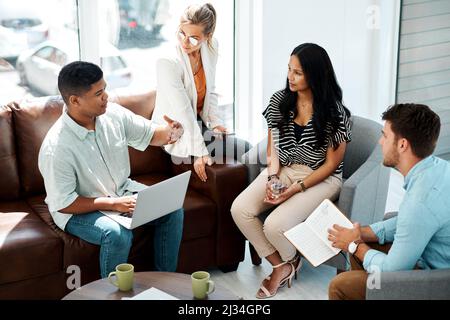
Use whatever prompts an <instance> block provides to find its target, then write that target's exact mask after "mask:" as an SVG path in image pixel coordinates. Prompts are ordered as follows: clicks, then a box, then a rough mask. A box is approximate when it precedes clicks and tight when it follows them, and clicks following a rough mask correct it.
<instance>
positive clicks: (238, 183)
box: [173, 163, 247, 266]
mask: <svg viewBox="0 0 450 320" xmlns="http://www.w3.org/2000/svg"><path fill="white" fill-rule="evenodd" d="M187 170H192V176H191V180H190V182H189V188H192V189H193V190H195V191H197V192H199V193H200V194H202V195H204V196H206V197H208V198H210V199H211V200H213V201H214V203H215V204H216V207H217V253H216V254H217V264H218V265H219V266H226V265H229V264H231V263H234V262H235V260H236V258H235V257H236V252H239V253H240V255H241V261H242V260H243V259H244V253H245V239H244V237H243V236H242V234H241V233H240V231H239V229H238V228H237V226H236V224H235V223H234V221H233V218H232V216H231V213H230V209H231V205H232V204H233V201H234V199H236V197H237V196H238V195H239V194H240V193H241V192H242V191H243V190H244V189H245V188H246V187H247V167H246V166H244V165H243V164H240V163H232V164H230V163H226V164H214V165H212V166H206V174H207V176H208V179H207V181H206V182H202V181H201V180H200V179H199V178H198V176H197V174H196V173H195V171H194V169H193V166H192V165H190V164H189V165H188V164H181V165H173V173H174V174H180V173H182V172H185V171H187Z"/></svg>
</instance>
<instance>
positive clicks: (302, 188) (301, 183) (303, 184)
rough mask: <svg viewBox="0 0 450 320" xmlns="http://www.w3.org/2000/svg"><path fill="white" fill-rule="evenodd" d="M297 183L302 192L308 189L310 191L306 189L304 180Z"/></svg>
mask: <svg viewBox="0 0 450 320" xmlns="http://www.w3.org/2000/svg"><path fill="white" fill-rule="evenodd" d="M297 183H298V184H299V185H300V188H301V192H305V191H306V189H308V188H306V186H305V183H304V182H303V180H298V181H297Z"/></svg>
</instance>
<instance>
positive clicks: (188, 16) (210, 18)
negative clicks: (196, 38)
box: [180, 3, 217, 47]
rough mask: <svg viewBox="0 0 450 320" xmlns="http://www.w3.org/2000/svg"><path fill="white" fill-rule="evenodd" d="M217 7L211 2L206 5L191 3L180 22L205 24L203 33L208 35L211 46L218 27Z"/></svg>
mask: <svg viewBox="0 0 450 320" xmlns="http://www.w3.org/2000/svg"><path fill="white" fill-rule="evenodd" d="M216 20H217V14H216V9H214V7H213V5H212V4H210V3H205V4H204V5H197V4H194V5H190V6H189V7H187V8H186V10H184V13H183V15H182V16H181V19H180V23H181V24H185V23H190V24H195V25H201V26H203V28H204V30H203V34H204V35H205V36H207V37H208V45H209V46H210V47H211V39H212V36H213V34H214V31H215V29H216Z"/></svg>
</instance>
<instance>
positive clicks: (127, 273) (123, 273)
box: [108, 263, 134, 291]
mask: <svg viewBox="0 0 450 320" xmlns="http://www.w3.org/2000/svg"><path fill="white" fill-rule="evenodd" d="M113 276H116V279H117V281H113V279H112V277H113ZM133 278H134V266H133V265H132V264H129V263H122V264H119V265H118V266H117V267H116V271H113V272H111V273H110V274H109V275H108V279H109V282H111V283H112V284H113V285H115V286H116V287H118V288H119V290H120V291H129V290H131V289H132V288H133Z"/></svg>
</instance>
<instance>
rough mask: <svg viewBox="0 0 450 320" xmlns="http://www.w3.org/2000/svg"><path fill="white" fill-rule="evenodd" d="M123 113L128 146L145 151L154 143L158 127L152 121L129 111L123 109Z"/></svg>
mask: <svg viewBox="0 0 450 320" xmlns="http://www.w3.org/2000/svg"><path fill="white" fill-rule="evenodd" d="M121 112H122V113H123V117H122V121H123V125H124V128H125V135H126V138H127V142H128V145H129V146H130V147H133V148H135V149H137V150H140V151H144V150H145V149H147V147H148V146H149V144H150V142H151V141H152V138H153V134H154V133H155V129H156V127H157V126H156V125H153V124H152V121H150V120H148V119H145V118H144V117H142V116H139V115H136V114H134V113H133V112H131V111H130V110H128V109H125V108H121Z"/></svg>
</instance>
